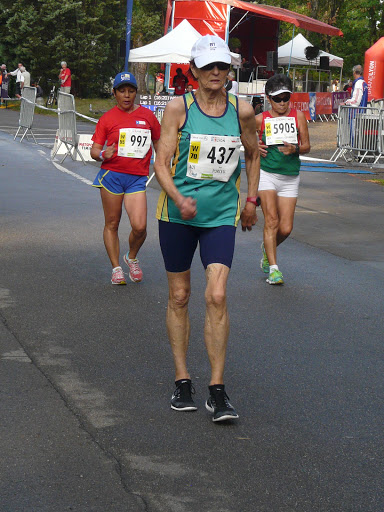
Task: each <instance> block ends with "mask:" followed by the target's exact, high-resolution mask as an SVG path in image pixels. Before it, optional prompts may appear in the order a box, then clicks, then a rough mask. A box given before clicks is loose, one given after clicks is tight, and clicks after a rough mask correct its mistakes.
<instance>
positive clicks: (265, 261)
mask: <svg viewBox="0 0 384 512" xmlns="http://www.w3.org/2000/svg"><path fill="white" fill-rule="evenodd" d="M261 250H262V251H263V257H262V258H261V260H260V268H261V270H262V271H263V272H264V274H269V261H268V258H267V253H266V252H265V249H264V242H262V243H261Z"/></svg>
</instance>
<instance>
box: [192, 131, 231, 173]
mask: <svg viewBox="0 0 384 512" xmlns="http://www.w3.org/2000/svg"><path fill="white" fill-rule="evenodd" d="M240 147H241V140H240V137H236V136H228V135H200V134H195V133H193V134H191V141H190V144H189V155H188V164H187V176H188V177H189V178H193V179H196V180H218V181H228V180H229V178H230V177H231V176H232V174H233V173H234V172H235V170H236V168H237V165H238V163H239V157H240Z"/></svg>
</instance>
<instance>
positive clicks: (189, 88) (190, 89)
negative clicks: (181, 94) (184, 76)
mask: <svg viewBox="0 0 384 512" xmlns="http://www.w3.org/2000/svg"><path fill="white" fill-rule="evenodd" d="M185 92H186V93H187V92H193V85H192V84H188V85H187V88H186V89H185Z"/></svg>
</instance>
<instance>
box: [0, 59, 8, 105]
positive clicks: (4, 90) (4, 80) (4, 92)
mask: <svg viewBox="0 0 384 512" xmlns="http://www.w3.org/2000/svg"><path fill="white" fill-rule="evenodd" d="M8 83H9V78H8V73H7V66H6V65H5V64H2V65H1V94H0V96H1V101H3V99H6V98H9V96H8Z"/></svg>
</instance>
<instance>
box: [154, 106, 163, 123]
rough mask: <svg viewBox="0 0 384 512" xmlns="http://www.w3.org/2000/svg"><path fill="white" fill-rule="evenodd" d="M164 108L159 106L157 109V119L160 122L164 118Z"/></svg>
mask: <svg viewBox="0 0 384 512" xmlns="http://www.w3.org/2000/svg"><path fill="white" fill-rule="evenodd" d="M164 110H165V109H164V108H157V109H156V110H155V116H156V117H157V120H158V121H159V123H160V124H161V121H162V120H163V115H164Z"/></svg>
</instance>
